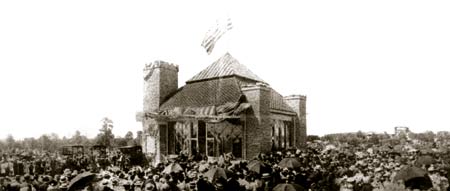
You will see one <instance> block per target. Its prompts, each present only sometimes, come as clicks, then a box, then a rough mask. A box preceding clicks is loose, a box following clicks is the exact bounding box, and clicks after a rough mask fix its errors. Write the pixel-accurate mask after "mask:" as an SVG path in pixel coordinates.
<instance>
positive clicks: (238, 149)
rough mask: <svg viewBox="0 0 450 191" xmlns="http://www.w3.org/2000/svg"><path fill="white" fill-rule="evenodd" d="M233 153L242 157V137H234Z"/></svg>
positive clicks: (237, 156)
mask: <svg viewBox="0 0 450 191" xmlns="http://www.w3.org/2000/svg"><path fill="white" fill-rule="evenodd" d="M232 153H233V156H235V157H236V158H241V157H242V139H241V138H236V139H234V141H233V151H232Z"/></svg>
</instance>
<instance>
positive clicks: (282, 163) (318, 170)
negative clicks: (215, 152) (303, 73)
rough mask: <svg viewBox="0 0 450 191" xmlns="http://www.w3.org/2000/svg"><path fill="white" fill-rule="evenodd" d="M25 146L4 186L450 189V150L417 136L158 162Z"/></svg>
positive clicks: (1, 176) (4, 168) (0, 179)
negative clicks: (424, 143) (416, 141)
mask: <svg viewBox="0 0 450 191" xmlns="http://www.w3.org/2000/svg"><path fill="white" fill-rule="evenodd" d="M24 153H26V152H24V151H15V152H11V151H9V152H3V153H1V157H2V158H1V161H0V167H1V171H0V191H3V190H12V191H14V190H36V191H41V190H42V191H47V190H61V191H63V190H68V189H70V190H77V189H81V190H158V191H160V190H180V191H182V190H185V191H193V190H198V191H203V190H205V191H206V190H230V191H231V190H233V191H241V190H242V191H246V190H252V191H259V190H261V191H263V190H264V191H266V190H285V189H288V188H289V189H292V190H324V191H335V190H336V191H341V190H342V191H351V190H355V191H356V190H361V191H368V190H376V191H387V190H399V191H401V190H434V191H446V190H450V189H449V182H448V176H449V169H450V168H449V167H450V166H449V164H448V162H450V161H449V158H448V155H447V153H446V152H438V151H436V150H432V149H431V148H430V149H415V148H414V145H412V144H411V143H405V144H403V145H401V146H400V148H399V147H396V148H395V149H394V148H393V147H384V146H381V145H368V144H361V145H357V146H348V145H346V144H332V143H329V142H325V141H315V142H311V143H308V144H307V146H306V148H302V149H288V150H283V151H274V152H270V153H261V154H259V155H258V156H257V157H255V158H253V159H250V160H239V159H235V158H234V157H233V156H232V155H230V154H225V155H222V156H220V157H213V158H200V159H198V158H197V157H192V156H187V155H184V154H180V155H172V156H170V157H168V158H167V160H165V161H164V162H162V163H159V164H156V165H150V164H142V165H123V164H121V163H118V162H117V161H126V160H123V159H124V158H125V156H123V155H122V154H120V152H114V153H110V154H108V155H107V156H108V157H107V158H106V159H105V161H103V162H102V161H101V160H98V158H93V157H90V156H88V155H72V156H63V155H60V154H58V153H57V152H54V153H49V152H28V153H27V154H24ZM119 159H120V160H119Z"/></svg>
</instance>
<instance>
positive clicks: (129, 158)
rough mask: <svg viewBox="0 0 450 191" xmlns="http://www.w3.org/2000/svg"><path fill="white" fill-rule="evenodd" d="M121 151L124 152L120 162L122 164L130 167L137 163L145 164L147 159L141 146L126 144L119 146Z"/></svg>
mask: <svg viewBox="0 0 450 191" xmlns="http://www.w3.org/2000/svg"><path fill="white" fill-rule="evenodd" d="M119 151H120V152H121V153H122V157H121V159H119V160H120V162H121V163H122V166H125V167H130V166H135V165H140V166H145V165H146V162H145V161H146V159H145V156H144V154H143V153H142V147H141V146H137V145H136V146H125V147H119Z"/></svg>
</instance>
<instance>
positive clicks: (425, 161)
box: [416, 155, 436, 166]
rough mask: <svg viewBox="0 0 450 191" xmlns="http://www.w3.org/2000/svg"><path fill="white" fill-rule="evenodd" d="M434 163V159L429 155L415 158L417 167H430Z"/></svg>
mask: <svg viewBox="0 0 450 191" xmlns="http://www.w3.org/2000/svg"><path fill="white" fill-rule="evenodd" d="M435 162H436V160H434V158H433V157H431V156H430V155H424V156H420V157H419V158H417V160H416V165H418V166H422V165H430V164H433V163H435Z"/></svg>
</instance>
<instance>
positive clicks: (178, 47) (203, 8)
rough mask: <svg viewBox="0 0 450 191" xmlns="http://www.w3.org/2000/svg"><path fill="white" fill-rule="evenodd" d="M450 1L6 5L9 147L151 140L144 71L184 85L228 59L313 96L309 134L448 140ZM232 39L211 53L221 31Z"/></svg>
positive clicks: (0, 81) (2, 66)
mask: <svg viewBox="0 0 450 191" xmlns="http://www.w3.org/2000/svg"><path fill="white" fill-rule="evenodd" d="M448 10H450V2H449V1H417V0H395V1H394V0H378V1H360V0H354V1H350V0H343V1H335V0H329V1H327V0H324V1H280V2H278V1H277V3H274V2H260V1H245V2H242V1H189V2H186V1H115V0H104V1H102V0H99V1H92V0H79V1H60V0H53V1H49V0H42V1H31V0H30V1H22V0H16V1H0V138H6V136H7V135H8V134H11V135H13V136H14V137H15V138H18V139H21V138H24V137H32V136H34V137H38V136H40V135H42V134H44V133H45V134H48V133H52V132H54V133H57V134H58V135H59V136H60V137H62V136H66V137H70V136H72V135H73V134H74V133H75V131H76V130H79V131H80V132H81V133H82V134H83V135H86V136H88V137H95V135H96V134H97V133H98V132H99V131H98V130H99V128H100V125H101V119H102V118H104V117H108V118H110V119H112V120H113V122H114V129H113V133H114V134H115V135H116V136H122V137H123V136H124V135H125V134H126V132H128V131H132V132H133V133H134V134H136V131H138V130H141V124H140V123H139V122H136V117H135V116H136V112H138V111H140V110H142V107H143V106H142V100H143V71H142V70H143V68H144V65H145V64H148V63H151V62H152V61H154V60H164V61H168V62H171V63H174V64H177V65H179V69H180V70H179V86H183V85H184V84H185V81H187V80H188V79H189V78H191V77H192V76H194V75H195V74H197V73H198V72H200V71H201V70H202V69H204V68H206V67H207V66H208V65H209V64H211V63H212V62H213V61H214V60H215V59H217V58H219V57H220V56H221V55H223V54H224V53H225V52H230V54H231V55H233V56H234V57H235V58H236V59H237V60H239V62H240V63H242V64H244V65H246V66H247V67H248V68H249V69H250V70H251V71H253V72H254V73H255V74H257V75H258V76H259V77H260V78H262V79H263V80H265V81H266V82H268V83H269V84H270V86H271V87H272V88H274V89H275V90H277V91H278V92H279V93H281V94H283V95H291V94H302V95H306V96H307V113H308V115H307V129H308V130H307V132H308V134H314V135H324V134H328V133H339V132H356V131H358V130H361V131H365V132H367V131H373V132H388V133H393V131H394V127H395V126H407V127H409V128H410V129H411V130H412V131H414V132H423V131H426V130H432V131H435V132H436V131H442V130H449V129H450V120H448V114H449V113H450V109H449V108H450V99H449V98H450V90H449V88H448V82H450V75H448V74H449V72H450V70H449V69H448V66H449V62H450V54H449V52H450V35H449V34H450V11H448ZM224 17H229V18H230V19H231V20H232V23H233V29H231V30H230V31H228V32H227V33H226V34H225V35H224V36H223V38H222V39H220V40H219V41H218V44H217V45H216V48H215V49H214V50H213V53H212V54H211V55H208V54H207V53H206V51H205V49H203V47H201V46H200V44H201V41H202V40H203V38H204V35H205V34H206V32H207V31H208V29H210V28H211V27H212V26H213V25H214V24H215V22H216V19H219V18H224Z"/></svg>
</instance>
